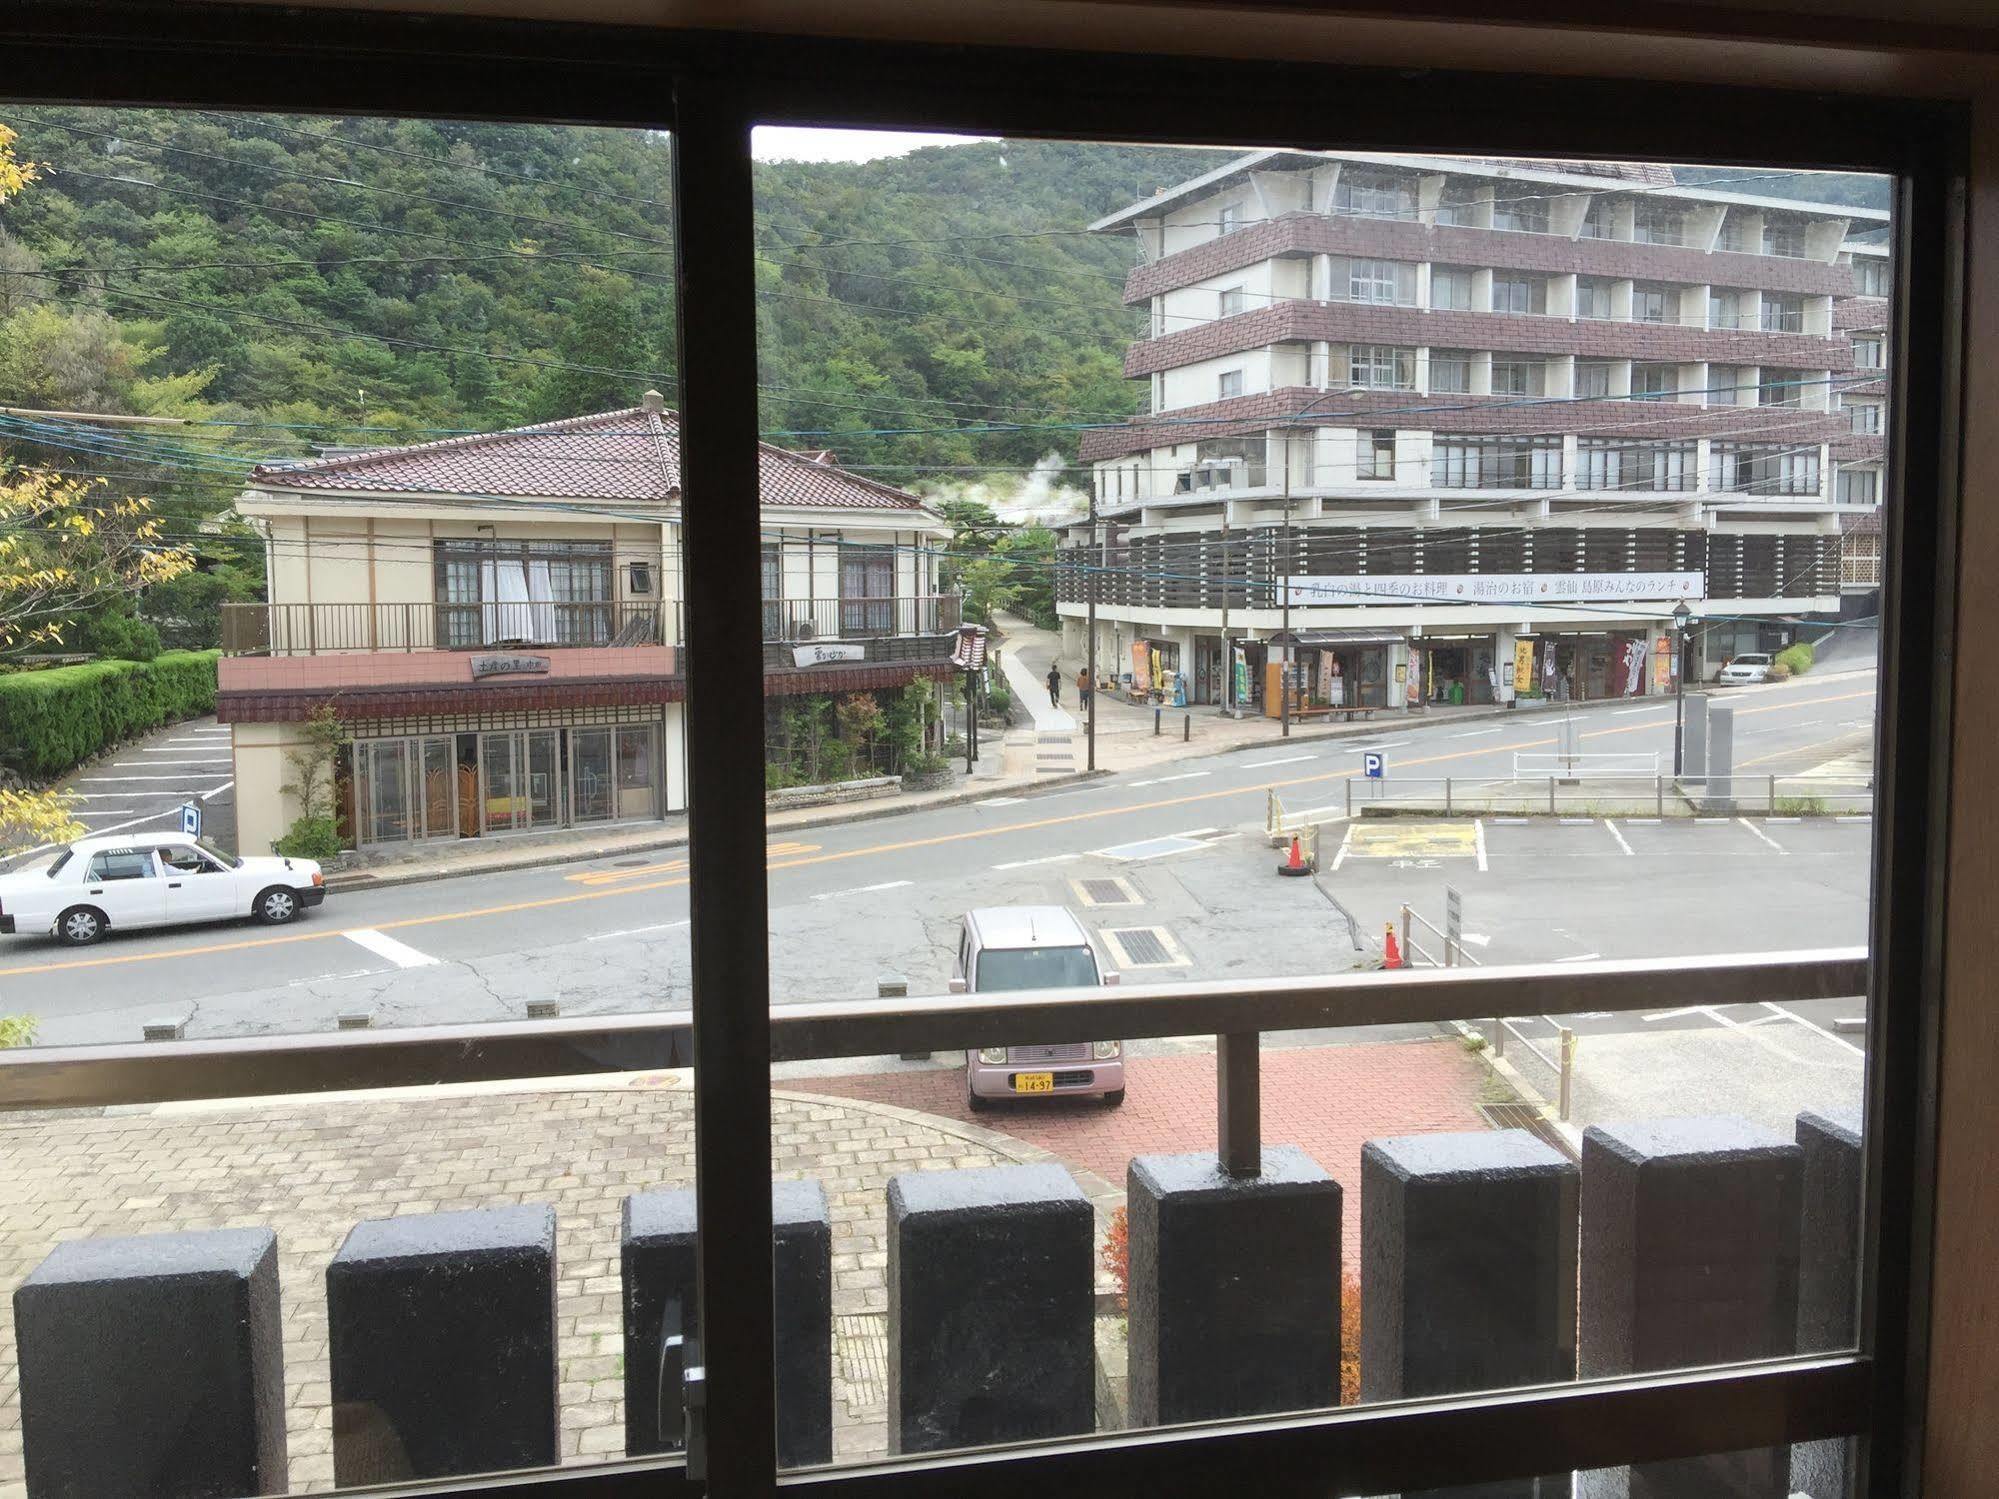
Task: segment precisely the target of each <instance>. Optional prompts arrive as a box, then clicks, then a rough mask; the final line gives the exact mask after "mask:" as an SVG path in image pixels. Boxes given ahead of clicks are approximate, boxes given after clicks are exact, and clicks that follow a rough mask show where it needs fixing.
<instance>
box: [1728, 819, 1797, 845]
mask: <svg viewBox="0 0 1999 1499" xmlns="http://www.w3.org/2000/svg"><path fill="white" fill-rule="evenodd" d="M1735 820H1736V821H1737V822H1739V823H1741V824H1742V825H1743V826H1744V827H1745V828H1747V829H1749V831H1750V833H1751V834H1753V835H1754V836H1755V837H1758V838H1761V839H1762V840H1763V841H1764V842H1765V843H1767V844H1769V845H1770V847H1772V848H1774V849H1775V850H1777V852H1778V853H1780V854H1788V853H1789V852H1790V850H1789V849H1788V848H1786V847H1784V845H1783V844H1781V843H1779V842H1778V841H1777V840H1776V839H1775V838H1772V837H1771V836H1770V835H1769V834H1768V833H1766V832H1764V831H1763V830H1762V829H1761V828H1759V827H1758V826H1756V824H1755V823H1753V822H1751V821H1750V820H1749V819H1748V818H1746V817H1738V818H1736V819H1735Z"/></svg>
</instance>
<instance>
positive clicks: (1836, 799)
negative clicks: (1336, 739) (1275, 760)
mask: <svg viewBox="0 0 1999 1499" xmlns="http://www.w3.org/2000/svg"><path fill="white" fill-rule="evenodd" d="M1342 806H1343V808H1344V815H1345V816H1348V817H1353V816H1358V815H1360V814H1362V813H1364V812H1366V811H1368V810H1371V809H1372V810H1378V811H1406V812H1443V813H1446V814H1453V815H1454V814H1457V813H1464V814H1466V815H1471V814H1473V813H1478V812H1491V813H1502V812H1511V813H1519V814H1536V813H1539V814H1547V815H1551V816H1552V815H1557V814H1559V813H1561V812H1564V811H1568V812H1588V813H1591V814H1593V815H1604V816H1618V817H1665V816H1667V815H1669V814H1679V815H1684V816H1688V817H1697V816H1706V815H1714V816H1727V817H1734V816H1740V815H1743V814H1745V813H1762V814H1764V815H1768V816H1772V817H1787V816H1795V817H1806V816H1866V815H1869V814H1871V813H1872V812H1873V810H1874V781H1873V778H1872V777H1865V778H1862V777H1853V778H1843V777H1831V776H1787V775H1771V774H1766V775H1738V776H1670V775H1618V774H1610V775H1596V776H1590V775H1586V774H1577V775H1567V774H1554V775H1540V776H1437V777H1420V776H1410V777H1398V778H1395V779H1392V780H1391V779H1387V778H1384V779H1381V780H1366V779H1361V778H1355V779H1351V780H1349V781H1347V782H1346V785H1345V799H1344V802H1343V803H1342ZM1321 810H1323V809H1321ZM1266 822H1268V816H1266Z"/></svg>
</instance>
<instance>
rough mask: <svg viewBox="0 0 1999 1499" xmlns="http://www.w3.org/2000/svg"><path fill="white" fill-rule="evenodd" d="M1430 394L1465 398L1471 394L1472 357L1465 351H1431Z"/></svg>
mask: <svg viewBox="0 0 1999 1499" xmlns="http://www.w3.org/2000/svg"><path fill="white" fill-rule="evenodd" d="M1430 394H1431V395H1433V396H1463V395H1470V394H1471V355H1470V354H1469V353H1467V352H1466V351H1465V350H1463V349H1432V350H1431V351H1430Z"/></svg>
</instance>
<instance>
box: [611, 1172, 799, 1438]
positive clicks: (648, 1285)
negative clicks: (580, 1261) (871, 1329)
mask: <svg viewBox="0 0 1999 1499" xmlns="http://www.w3.org/2000/svg"><path fill="white" fill-rule="evenodd" d="M770 1213H771V1230H772V1246H771V1247H772V1252H773V1253H774V1255H775V1257H776V1286H777V1291H776V1295H777V1300H776V1318H777V1460H778V1462H779V1463H780V1464H781V1465H782V1466H784V1467H787V1468H797V1467H804V1466H806V1465H808V1464H813V1463H829V1462H831V1461H832V1460H833V1374H832V1370H833V1221H832V1216H831V1215H830V1214H829V1213H828V1211H827V1208H826V1193H825V1192H824V1190H822V1189H821V1187H820V1185H819V1183H818V1182H816V1181H785V1182H772V1183H771V1192H770ZM694 1227H695V1209H694V1193H693V1192H692V1191H675V1192H640V1193H636V1194H634V1195H633V1196H630V1197H627V1198H626V1199H625V1209H624V1228H623V1232H622V1234H621V1235H620V1240H619V1242H620V1260H621V1262H622V1268H623V1274H624V1293H625V1451H627V1452H628V1453H630V1454H632V1455H633V1456H634V1457H636V1456H638V1455H639V1454H641V1453H647V1452H670V1451H673V1450H675V1447H676V1444H675V1443H672V1442H669V1441H667V1440H666V1439H664V1438H663V1437H662V1436H661V1434H660V1422H659V1415H660V1395H661V1391H660V1338H661V1334H662V1329H663V1328H664V1326H665V1325H666V1322H667V1318H668V1316H669V1310H670V1304H671V1303H677V1304H678V1305H677V1310H678V1314H679V1321H678V1326H679V1327H680V1328H681V1329H682V1330H684V1331H686V1332H688V1333H690V1334H694V1333H698V1332H699V1331H700V1327H699V1320H700V1319H699V1316H698V1310H699V1309H698V1308H697V1306H696V1304H695V1297H694ZM667 1398H668V1399H678V1398H679V1392H678V1391H668V1392H667Z"/></svg>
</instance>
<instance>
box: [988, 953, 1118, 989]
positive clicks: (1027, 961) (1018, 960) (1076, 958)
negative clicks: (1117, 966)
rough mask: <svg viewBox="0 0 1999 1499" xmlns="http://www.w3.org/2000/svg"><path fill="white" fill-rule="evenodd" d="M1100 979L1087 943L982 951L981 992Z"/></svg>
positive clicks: (1087, 983) (1083, 983)
mask: <svg viewBox="0 0 1999 1499" xmlns="http://www.w3.org/2000/svg"><path fill="white" fill-rule="evenodd" d="M1096 982H1097V965H1096V961H1095V960H1094V959H1093V958H1092V957H1091V956H1090V950H1089V949H1088V948H1087V947H1005V948H988V949H987V950H986V951H984V952H982V953H980V954H979V982H978V988H979V991H980V992H981V993H987V992H990V991H992V990H996V989H1069V988H1077V987H1084V988H1088V987H1092V986H1094V985H1095V984H1096Z"/></svg>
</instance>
